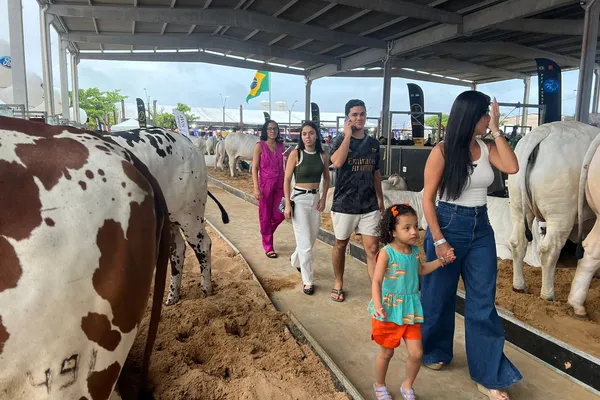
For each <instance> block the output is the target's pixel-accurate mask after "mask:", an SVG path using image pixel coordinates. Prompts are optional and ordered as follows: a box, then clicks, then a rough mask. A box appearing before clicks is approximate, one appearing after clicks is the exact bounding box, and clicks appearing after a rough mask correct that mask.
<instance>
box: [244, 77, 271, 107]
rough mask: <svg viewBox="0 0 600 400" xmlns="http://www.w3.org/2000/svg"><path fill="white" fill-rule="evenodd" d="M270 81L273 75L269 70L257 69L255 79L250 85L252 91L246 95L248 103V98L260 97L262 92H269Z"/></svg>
mask: <svg viewBox="0 0 600 400" xmlns="http://www.w3.org/2000/svg"><path fill="white" fill-rule="evenodd" d="M270 81H271V77H270V76H269V73H268V72H266V71H256V75H254V80H253V81H252V84H251V85H250V93H248V97H246V103H248V100H250V99H253V98H255V97H258V96H259V95H260V94H261V93H262V92H268V91H269V83H270Z"/></svg>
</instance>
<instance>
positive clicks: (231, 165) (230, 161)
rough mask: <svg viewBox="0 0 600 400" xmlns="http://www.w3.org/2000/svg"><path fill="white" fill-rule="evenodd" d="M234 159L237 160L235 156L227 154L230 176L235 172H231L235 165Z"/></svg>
mask: <svg viewBox="0 0 600 400" xmlns="http://www.w3.org/2000/svg"><path fill="white" fill-rule="evenodd" d="M236 161H237V157H232V156H229V171H230V172H231V177H232V178H233V177H234V176H235V173H234V172H233V170H234V169H235V167H236Z"/></svg>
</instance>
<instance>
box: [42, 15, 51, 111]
mask: <svg viewBox="0 0 600 400" xmlns="http://www.w3.org/2000/svg"><path fill="white" fill-rule="evenodd" d="M47 10H48V5H45V6H44V7H42V8H41V9H40V37H41V39H42V70H43V77H44V105H45V106H46V107H45V109H46V113H47V114H48V115H54V86H53V83H52V58H51V57H52V54H51V53H50V32H49V31H48V18H47V14H46V11H47Z"/></svg>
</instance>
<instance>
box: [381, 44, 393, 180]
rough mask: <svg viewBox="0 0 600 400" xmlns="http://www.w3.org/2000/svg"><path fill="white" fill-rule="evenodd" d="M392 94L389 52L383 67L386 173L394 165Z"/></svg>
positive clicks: (383, 124) (383, 123)
mask: <svg viewBox="0 0 600 400" xmlns="http://www.w3.org/2000/svg"><path fill="white" fill-rule="evenodd" d="M391 94H392V57H391V56H390V54H389V51H388V56H387V57H386V59H385V63H384V67H383V103H382V107H381V108H382V116H381V118H382V119H381V133H380V135H381V136H385V137H387V147H386V150H385V151H386V163H385V164H386V171H385V174H386V175H390V173H391V167H392V130H391V129H390V122H391V121H390V98H391Z"/></svg>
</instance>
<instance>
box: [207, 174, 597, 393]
mask: <svg viewBox="0 0 600 400" xmlns="http://www.w3.org/2000/svg"><path fill="white" fill-rule="evenodd" d="M208 180H209V182H211V183H212V184H214V185H215V186H217V187H219V188H222V189H223V190H225V191H227V192H230V193H231V194H233V195H234V196H237V197H239V198H241V199H243V200H246V201H248V202H249V203H252V204H254V205H257V201H256V199H254V197H251V196H250V195H247V194H246V193H244V192H242V191H241V190H239V189H236V188H234V187H232V186H230V185H228V184H226V183H223V182H221V181H219V180H217V179H215V178H213V177H210V176H209V177H208ZM318 239H319V240H320V241H321V242H323V243H325V244H327V245H329V246H333V245H334V243H335V236H334V234H333V233H332V232H329V231H327V230H325V229H323V228H319V235H318ZM347 254H349V255H351V256H352V257H354V258H355V259H356V260H358V261H360V262H362V263H366V262H367V256H366V253H365V250H364V248H363V247H362V246H358V245H356V244H354V243H352V242H350V243H349V246H348V251H347ZM456 302H457V309H456V312H457V313H458V314H459V315H460V316H462V317H464V308H465V295H464V293H463V292H461V291H458V292H457V294H456ZM498 315H499V316H500V318H501V319H502V324H503V326H504V331H505V336H506V343H508V344H509V345H510V346H511V347H513V348H515V349H517V350H518V351H520V352H521V353H524V354H527V355H528V356H530V357H532V358H534V359H536V360H537V361H540V362H541V363H542V364H543V365H545V366H546V367H548V368H549V369H551V370H553V371H555V372H557V373H558V374H560V375H562V376H564V377H566V378H568V379H570V380H571V381H572V382H574V383H576V384H578V385H580V386H582V387H584V388H585V389H587V390H589V391H590V392H592V393H594V394H596V395H599V396H600V380H598V378H597V377H598V376H600V359H598V358H596V357H594V356H592V355H590V354H587V353H584V352H583V351H581V350H578V349H575V348H573V347H572V346H570V345H568V344H567V343H565V342H563V341H561V340H558V339H556V338H554V337H552V336H550V335H547V334H545V333H543V332H541V331H539V330H537V329H535V328H534V327H532V326H530V325H528V324H526V323H524V322H522V321H519V320H517V319H516V318H514V317H513V316H512V315H511V314H510V313H509V312H508V311H506V310H503V309H501V308H498Z"/></svg>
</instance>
